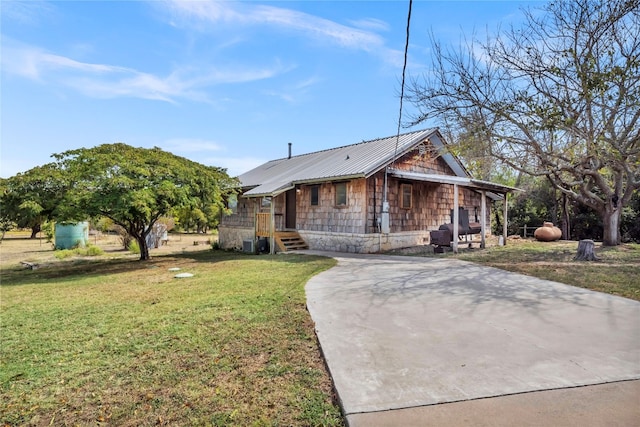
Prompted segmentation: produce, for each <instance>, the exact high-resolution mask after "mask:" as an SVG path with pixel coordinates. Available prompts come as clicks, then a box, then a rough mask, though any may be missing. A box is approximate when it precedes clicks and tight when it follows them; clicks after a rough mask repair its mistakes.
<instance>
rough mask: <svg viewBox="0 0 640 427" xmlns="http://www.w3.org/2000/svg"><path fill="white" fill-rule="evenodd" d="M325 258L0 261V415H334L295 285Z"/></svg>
mask: <svg viewBox="0 0 640 427" xmlns="http://www.w3.org/2000/svg"><path fill="white" fill-rule="evenodd" d="M334 263H335V261H334V260H331V259H327V258H320V257H313V256H302V255H286V256H246V255H243V254H233V253H228V252H221V251H204V252H193V253H185V254H182V255H167V256H161V257H154V259H152V260H151V261H149V262H138V261H132V260H130V259H110V260H104V259H103V260H91V261H86V260H75V261H72V262H66V261H65V262H61V263H60V264H53V265H48V266H46V267H43V268H40V269H37V270H33V271H31V270H25V269H21V268H17V267H3V269H2V271H1V273H2V277H1V285H2V286H1V289H0V291H1V294H0V297H1V298H0V312H1V316H2V317H1V321H2V324H1V327H2V334H1V346H0V361H1V369H0V387H1V388H0V402H1V405H2V409H1V410H0V424H2V425H5V424H7V425H25V424H27V425H119V426H120V425H130V426H134V425H135V426H144V425H236V426H290V425H301V426H321V425H326V426H339V425H343V421H342V417H341V414H340V410H339V408H338V406H337V405H336V404H335V403H334V396H333V391H332V385H331V381H330V378H329V375H328V374H327V372H326V369H325V366H324V362H323V360H322V357H321V354H320V351H319V346H318V343H317V341H316V337H315V334H314V330H313V324H312V321H311V319H310V316H309V313H308V312H307V310H306V302H305V294H304V284H305V283H306V282H307V280H308V279H309V278H310V277H311V276H313V275H314V274H317V273H318V272H320V271H323V270H326V269H327V268H330V267H331V266H333V265H334ZM171 267H179V268H181V270H180V272H189V273H193V274H194V277H192V278H187V279H176V278H174V275H175V274H176V272H171V271H169V268H171Z"/></svg>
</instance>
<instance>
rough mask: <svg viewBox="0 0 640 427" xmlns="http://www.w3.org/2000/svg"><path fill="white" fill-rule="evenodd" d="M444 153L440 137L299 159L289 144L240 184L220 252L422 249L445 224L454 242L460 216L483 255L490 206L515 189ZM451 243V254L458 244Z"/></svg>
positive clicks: (430, 132) (382, 142) (421, 135)
mask: <svg viewBox="0 0 640 427" xmlns="http://www.w3.org/2000/svg"><path fill="white" fill-rule="evenodd" d="M444 147H445V141H444V138H443V136H442V135H441V134H440V132H439V131H438V130H437V129H425V130H419V131H415V132H410V133H405V134H402V135H399V136H391V137H387V138H381V139H375V140H372V141H365V142H360V143H357V144H353V145H346V146H343V147H338V148H332V149H328V150H323V151H317V152H314V153H308V154H302V155H296V156H292V155H291V144H289V156H288V157H286V158H282V159H277V160H272V161H269V162H267V163H265V164H263V165H261V166H258V167H256V168H255V169H252V170H250V171H248V172H246V173H244V174H242V175H240V176H239V177H238V179H239V181H240V183H241V188H240V189H239V194H238V195H237V198H235V199H232V200H229V206H228V207H229V210H230V211H231V214H230V215H225V216H224V217H223V218H222V219H221V222H220V226H219V244H220V246H221V247H223V248H242V247H243V246H244V245H245V244H246V243H249V247H253V244H255V243H261V244H262V245H264V242H265V240H266V241H268V242H269V243H270V245H269V247H270V249H271V251H272V252H273V251H274V250H277V251H286V250H287V247H291V246H294V247H295V246H296V245H298V246H300V247H309V248H310V249H315V250H330V251H339V252H353V253H377V252H381V251H385V250H390V249H395V248H402V247H410V246H416V245H424V244H428V243H429V237H430V235H429V232H430V230H437V229H438V228H439V226H441V225H442V224H446V223H452V225H453V227H454V233H453V235H457V234H458V231H459V228H458V212H459V209H458V208H460V209H463V210H465V211H466V213H465V215H464V216H465V217H468V218H470V219H471V220H474V221H475V222H477V223H480V225H481V233H480V236H481V239H482V245H483V246H484V238H485V236H486V235H488V234H489V233H490V231H489V230H490V220H489V218H490V209H491V203H488V202H490V201H492V200H498V199H503V198H506V197H507V195H508V193H509V192H510V191H513V190H515V189H514V188H511V187H507V186H502V185H499V184H495V183H490V182H486V181H479V180H474V179H473V178H471V177H470V176H469V174H468V172H467V171H466V169H465V168H464V167H463V165H462V164H461V163H460V161H459V160H458V159H457V158H456V157H455V156H453V155H452V154H450V153H448V152H447V151H446V150H445V149H444ZM505 206H506V203H505ZM505 217H506V211H505ZM504 233H505V237H506V225H505V230H504ZM452 240H453V241H452V242H451V246H452V247H453V249H454V250H456V251H457V245H458V239H452ZM296 241H297V242H298V243H295V242H296ZM505 241H506V240H505Z"/></svg>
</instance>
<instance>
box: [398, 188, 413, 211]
mask: <svg viewBox="0 0 640 427" xmlns="http://www.w3.org/2000/svg"><path fill="white" fill-rule="evenodd" d="M412 190H413V186H412V185H411V184H401V185H400V207H401V208H402V209H411V206H412V205H413V194H412Z"/></svg>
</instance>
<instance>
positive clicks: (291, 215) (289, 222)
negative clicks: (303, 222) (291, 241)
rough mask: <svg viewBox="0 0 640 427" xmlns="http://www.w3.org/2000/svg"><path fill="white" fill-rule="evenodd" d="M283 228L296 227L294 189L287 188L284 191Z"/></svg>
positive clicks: (293, 228)
mask: <svg viewBox="0 0 640 427" xmlns="http://www.w3.org/2000/svg"><path fill="white" fill-rule="evenodd" d="M285 197H286V204H287V206H286V208H285V221H284V222H285V224H284V226H285V228H287V229H292V230H295V228H296V189H295V188H294V189H293V190H289V191H287V192H286V193H285Z"/></svg>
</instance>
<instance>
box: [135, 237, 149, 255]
mask: <svg viewBox="0 0 640 427" xmlns="http://www.w3.org/2000/svg"><path fill="white" fill-rule="evenodd" d="M136 240H137V241H138V247H139V248H140V261H146V260H149V259H151V257H150V256H149V246H147V239H146V236H144V235H142V236H137V237H136Z"/></svg>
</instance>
